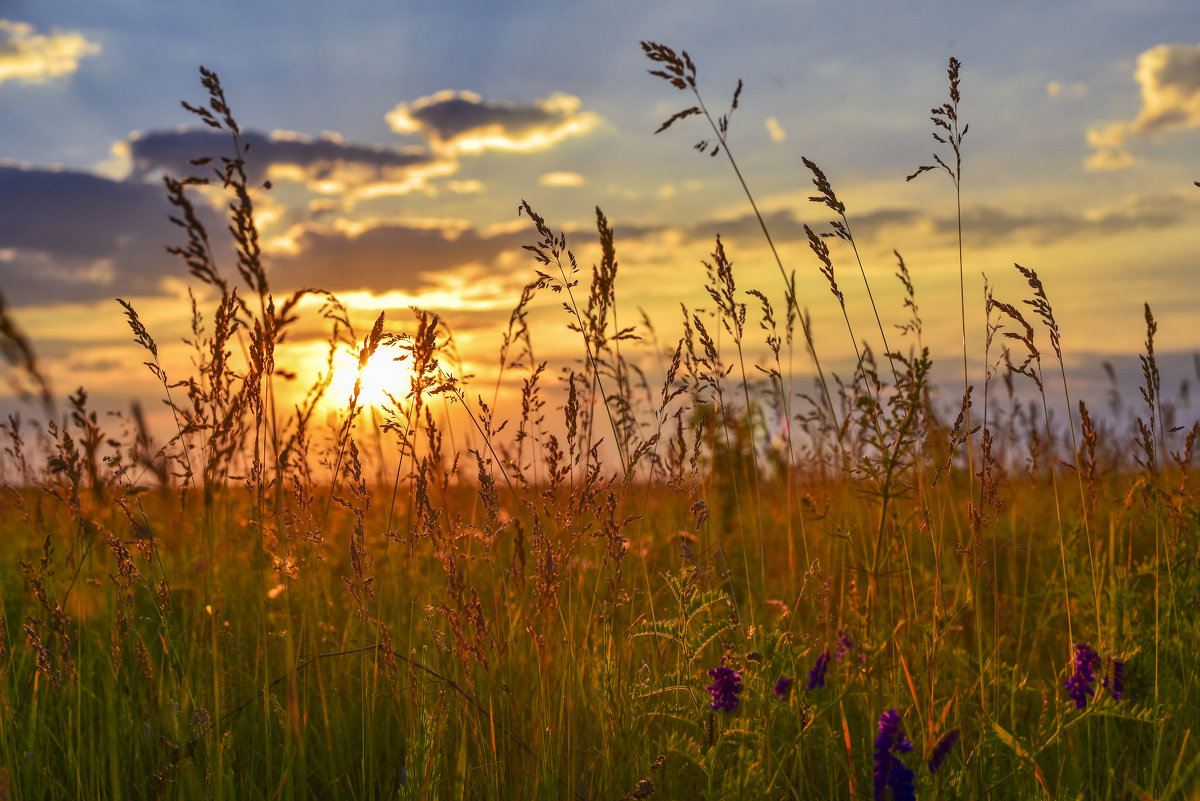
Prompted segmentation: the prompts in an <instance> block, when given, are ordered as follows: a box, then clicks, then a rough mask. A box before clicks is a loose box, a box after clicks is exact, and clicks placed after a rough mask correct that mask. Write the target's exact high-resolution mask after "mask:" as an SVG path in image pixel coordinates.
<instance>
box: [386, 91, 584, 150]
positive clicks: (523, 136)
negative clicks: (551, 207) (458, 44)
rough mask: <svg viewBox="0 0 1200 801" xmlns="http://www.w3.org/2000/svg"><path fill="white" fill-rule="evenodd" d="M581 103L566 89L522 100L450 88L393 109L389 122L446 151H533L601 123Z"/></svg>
mask: <svg viewBox="0 0 1200 801" xmlns="http://www.w3.org/2000/svg"><path fill="white" fill-rule="evenodd" d="M579 106H580V102H579V98H577V97H572V96H570V95H563V94H556V95H552V96H550V97H548V98H546V99H544V100H537V101H534V102H533V103H530V104H526V105H519V104H516V103H498V102H493V101H485V100H484V99H483V98H481V97H480V96H479V95H477V94H474V93H472V92H453V91H449V90H447V91H443V92H438V93H437V94H434V95H430V96H429V97H423V98H421V99H419V100H416V101H414V102H413V103H401V104H399V105H398V106H396V107H395V108H394V109H392V110H391V111H390V112H388V114H387V121H388V123H389V124H390V125H391V126H392V129H393V130H395V131H397V132H399V133H417V134H420V135H421V136H423V137H425V139H426V140H428V141H429V142H430V144H432V145H433V146H434V147H435V148H438V149H440V150H452V151H457V152H466V153H478V152H480V151H482V150H487V149H497V150H514V151H522V152H529V151H536V150H544V149H546V148H549V147H552V146H554V145H555V144H557V143H558V142H559V141H561V140H562V139H564V138H566V137H568V136H572V135H577V134H582V133H586V132H588V131H590V130H592V129H593V128H595V127H596V125H597V124H598V123H599V117H597V116H596V115H595V114H594V113H592V112H586V111H583V112H581V111H580V110H579Z"/></svg>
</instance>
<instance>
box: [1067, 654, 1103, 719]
mask: <svg viewBox="0 0 1200 801" xmlns="http://www.w3.org/2000/svg"><path fill="white" fill-rule="evenodd" d="M1098 667H1100V657H1099V656H1098V655H1097V654H1096V652H1095V651H1094V650H1093V649H1092V646H1090V645H1088V644H1087V643H1085V642H1077V643H1075V665H1074V672H1073V673H1072V674H1071V676H1070V677H1069V678H1068V679H1067V680H1066V681H1065V682H1064V685H1065V686H1066V689H1067V694H1068V695H1070V696H1071V700H1073V701H1074V702H1075V708H1076V709H1086V708H1087V705H1088V699H1089V698H1091V697H1092V696H1094V695H1095V694H1096V690H1095V688H1094V687H1093V686H1092V685H1093V684H1095V683H1096V674H1095V672H1094V671H1095V670H1096V668H1098Z"/></svg>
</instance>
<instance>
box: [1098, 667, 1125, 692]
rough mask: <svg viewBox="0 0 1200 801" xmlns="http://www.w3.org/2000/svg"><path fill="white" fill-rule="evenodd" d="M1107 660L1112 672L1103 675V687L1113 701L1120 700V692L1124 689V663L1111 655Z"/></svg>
mask: <svg viewBox="0 0 1200 801" xmlns="http://www.w3.org/2000/svg"><path fill="white" fill-rule="evenodd" d="M1108 661H1109V662H1111V663H1112V674H1111V676H1105V677H1104V682H1103V683H1104V689H1106V690H1108V694H1109V695H1111V696H1112V698H1113V700H1114V701H1120V700H1121V693H1123V692H1124V691H1125V663H1124V662H1122V661H1121V660H1120V659H1113V658H1112V657H1109V659H1108Z"/></svg>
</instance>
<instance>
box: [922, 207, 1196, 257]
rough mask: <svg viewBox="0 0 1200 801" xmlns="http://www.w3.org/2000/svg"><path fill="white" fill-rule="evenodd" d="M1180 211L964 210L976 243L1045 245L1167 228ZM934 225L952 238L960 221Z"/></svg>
mask: <svg viewBox="0 0 1200 801" xmlns="http://www.w3.org/2000/svg"><path fill="white" fill-rule="evenodd" d="M1180 212H1181V209H1180V208H1178V207H1175V208H1169V207H1166V206H1161V205H1159V204H1156V203H1141V204H1135V205H1134V206H1133V207H1131V208H1129V209H1127V210H1121V211H1109V212H1106V213H1104V214H1101V215H1097V216H1094V217H1093V216H1089V217H1085V216H1082V215H1079V214H1064V213H1059V212H1044V213H1034V214H1010V213H1009V212H1006V211H1003V210H1000V209H996V208H992V207H988V206H976V207H974V208H971V209H967V210H965V211H964V213H963V238H964V241H965V242H967V243H968V244H971V245H974V246H977V247H990V246H993V245H998V244H1001V243H1003V242H1005V241H1006V240H1011V239H1021V240H1024V241H1027V242H1032V243H1034V244H1037V245H1045V244H1050V243H1052V242H1057V241H1061V240H1064V239H1070V238H1072V237H1079V236H1112V235H1114V234H1124V233H1129V232H1131V231H1135V230H1154V229H1158V228H1166V227H1169V226H1171V225H1175V224H1176V223H1178V222H1180V221H1181V220H1182V216H1181V213H1180ZM935 229H936V231H937V232H938V234H940V235H942V236H944V237H947V238H949V237H951V236H953V235H956V234H957V231H958V223H957V221H956V220H954V219H952V218H941V219H939V220H937V222H936V223H935Z"/></svg>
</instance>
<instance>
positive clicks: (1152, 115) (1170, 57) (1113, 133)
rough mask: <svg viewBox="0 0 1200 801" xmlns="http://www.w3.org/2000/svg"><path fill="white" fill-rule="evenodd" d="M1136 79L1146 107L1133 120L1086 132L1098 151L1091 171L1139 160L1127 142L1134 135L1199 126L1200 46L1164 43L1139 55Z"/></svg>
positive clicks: (1090, 161)
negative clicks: (1129, 148)
mask: <svg viewBox="0 0 1200 801" xmlns="http://www.w3.org/2000/svg"><path fill="white" fill-rule="evenodd" d="M1133 77H1134V80H1136V81H1137V82H1138V85H1139V86H1140V87H1141V95H1142V106H1141V108H1140V109H1139V110H1138V113H1137V115H1136V116H1135V117H1134V118H1133V119H1132V120H1128V121H1118V122H1106V123H1100V124H1097V125H1094V126H1092V128H1090V129H1089V130H1088V132H1087V141H1088V144H1089V145H1091V146H1092V148H1094V149H1095V152H1094V153H1093V154H1092V155H1091V156H1089V157H1088V159H1087V161H1086V162H1085V166H1086V167H1087V168H1088V169H1089V170H1107V169H1119V168H1121V167H1127V166H1129V165H1130V164H1133V163H1135V162H1136V158H1135V157H1134V156H1133V155H1132V154H1131V153H1130V152H1129V151H1128V149H1127V147H1126V146H1127V144H1128V142H1129V140H1131V139H1132V138H1134V137H1139V136H1147V135H1150V134H1159V133H1166V132H1168V131H1174V130H1181V129H1193V128H1200V45H1183V44H1160V45H1157V46H1155V47H1152V48H1150V49H1149V50H1147V51H1145V52H1144V53H1142V54H1141V55H1139V56H1138V60H1137V67H1136V68H1135V69H1134V72H1133Z"/></svg>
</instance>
